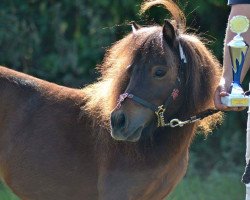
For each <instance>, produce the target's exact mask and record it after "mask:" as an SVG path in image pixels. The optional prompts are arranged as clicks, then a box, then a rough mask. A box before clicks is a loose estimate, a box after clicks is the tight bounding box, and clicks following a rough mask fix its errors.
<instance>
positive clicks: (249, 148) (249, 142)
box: [245, 82, 250, 200]
mask: <svg viewBox="0 0 250 200" xmlns="http://www.w3.org/2000/svg"><path fill="white" fill-rule="evenodd" d="M249 90H250V82H249ZM247 113H248V118H247V135H246V163H247V165H248V164H249V160H250V100H249V106H248V112H247ZM246 169H247V168H246ZM245 173H246V174H247V175H249V172H247V171H246V172H245ZM249 181H250V180H248V183H247V184H246V200H250V182H249Z"/></svg>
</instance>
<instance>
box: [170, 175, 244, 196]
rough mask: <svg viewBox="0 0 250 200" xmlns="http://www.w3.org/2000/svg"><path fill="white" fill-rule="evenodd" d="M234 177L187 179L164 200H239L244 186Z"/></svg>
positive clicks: (213, 176)
mask: <svg viewBox="0 0 250 200" xmlns="http://www.w3.org/2000/svg"><path fill="white" fill-rule="evenodd" d="M240 179H241V177H238V176H236V175H228V174H225V175H219V174H214V175H210V176H209V177H208V178H206V179H204V178H200V177H197V176H196V177H187V178H184V180H183V181H182V182H181V183H180V184H179V185H178V186H177V187H176V189H175V190H174V191H173V193H172V194H171V195H170V196H169V197H168V198H167V199H166V200H240V199H244V198H245V186H244V184H243V183H241V181H240Z"/></svg>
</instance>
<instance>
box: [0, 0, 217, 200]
mask: <svg viewBox="0 0 250 200" xmlns="http://www.w3.org/2000/svg"><path fill="white" fill-rule="evenodd" d="M158 4H161V5H164V6H165V7H166V8H167V9H168V10H169V11H170V12H171V13H172V15H173V18H174V19H175V21H176V24H175V25H173V24H172V23H170V22H169V21H165V24H164V25H163V26H150V27H139V26H138V25H136V24H133V32H131V33H130V34H128V35H127V36H126V37H124V38H123V39H122V40H120V41H118V42H117V43H116V44H114V45H113V46H112V47H111V48H110V49H109V50H108V51H107V54H106V56H105V59H104V62H103V64H102V66H101V67H100V70H101V78H100V79H99V81H97V82H96V83H94V84H92V85H89V86H87V87H86V88H83V89H82V90H78V89H70V88H66V87H63V86H59V85H56V84H53V83H48V82H46V81H43V80H39V79H36V78H33V77H31V76H28V75H25V74H22V73H19V72H15V71H13V70H10V69H7V68H3V67H1V68H0V91H1V93H0V95H1V98H0V133H1V134H0V174H1V177H2V179H3V180H4V181H5V183H6V184H7V185H8V186H9V187H10V188H11V189H12V191H13V192H14V193H15V194H16V195H17V196H19V197H20V198H21V199H22V200H56V199H60V200H82V199H84V200H88V199H89V200H94V199H103V200H118V199H119V200H128V199H131V200H157V199H163V198H164V197H166V196H167V195H168V194H169V193H170V192H171V191H172V189H173V188H174V187H175V186H176V185H177V183H178V182H179V181H180V180H181V178H182V177H183V175H184V174H185V172H186V169H187V164H188V149H189V146H190V143H191V140H192V137H193V136H194V132H195V128H196V127H197V123H193V124H188V125H185V126H183V127H176V128H171V127H160V128H158V127H157V117H156V115H155V113H154V112H153V110H152V109H151V108H150V105H151V106H152V105H157V106H159V105H161V104H164V103H165V102H166V100H167V99H169V97H171V101H168V102H170V103H168V104H167V105H168V106H167V108H166V112H165V113H164V119H165V120H166V122H167V121H169V120H170V119H172V118H180V119H184V118H187V117H190V116H192V115H194V114H197V113H198V112H200V111H203V110H206V109H207V108H210V107H211V106H213V100H212V96H213V93H214V90H215V86H216V84H217V83H218V77H219V71H220V70H219V64H218V62H217V60H216V59H215V58H214V57H213V56H212V54H211V53H210V52H209V51H208V50H207V48H206V47H205V46H204V44H203V43H202V42H201V41H200V40H199V39H198V38H197V37H196V36H195V35H189V34H186V33H185V32H184V30H185V23H183V20H184V17H183V14H182V13H181V11H180V10H179V8H178V7H177V6H176V5H175V4H174V3H173V2H171V1H166V0H154V1H148V2H146V3H145V4H144V5H143V7H142V8H143V10H144V11H145V10H147V9H148V8H150V7H151V6H154V5H158ZM182 50H183V52H184V53H182ZM183 56H184V57H185V59H186V62H185V61H183V59H182V58H183ZM181 59H182V60H181ZM176 80H178V81H176ZM176 82H178V84H177V85H178V86H176ZM175 86H176V88H175ZM173 88H175V89H176V90H174V91H175V95H174V96H173V92H172V91H173V90H172V89H173ZM176 91H178V92H176ZM125 92H126V93H128V94H129V95H130V96H126V95H125V96H124V95H123V96H121V97H127V98H126V99H124V98H123V99H121V98H120V101H119V103H118V104H117V100H118V99H119V96H120V95H121V94H123V93H125ZM131 95H132V96H133V97H137V99H135V98H130V97H131ZM138 99H139V101H138ZM122 100H123V102H122ZM142 102H144V103H142ZM145 102H147V103H148V104H147V103H146V104H145ZM147 105H149V106H147ZM110 116H111V117H110ZM110 118H111V120H110ZM211 119H212V118H210V119H209V120H210V121H209V120H206V121H203V125H204V126H203V127H205V128H208V127H209V125H210V124H211V123H212V122H213V121H214V120H211ZM110 124H111V126H110Z"/></svg>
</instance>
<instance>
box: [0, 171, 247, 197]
mask: <svg viewBox="0 0 250 200" xmlns="http://www.w3.org/2000/svg"><path fill="white" fill-rule="evenodd" d="M240 178H241V177H239V176H237V175H230V174H225V175H221V174H216V173H215V174H213V175H210V176H209V177H208V178H206V179H204V178H200V177H198V176H192V177H191V176H188V177H186V178H184V179H183V180H182V181H181V183H180V184H179V185H178V186H177V187H176V189H175V190H174V191H173V193H172V194H171V195H170V196H169V198H167V199H166V200H240V199H244V197H245V188H244V185H243V184H242V183H241V182H240ZM0 200H18V198H17V197H15V195H13V194H12V193H11V192H10V191H9V190H8V189H7V188H6V187H5V186H4V185H3V184H1V183H0Z"/></svg>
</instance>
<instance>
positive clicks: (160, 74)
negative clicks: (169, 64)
mask: <svg viewBox="0 0 250 200" xmlns="http://www.w3.org/2000/svg"><path fill="white" fill-rule="evenodd" d="M165 74H166V71H165V70H163V69H157V70H156V71H155V73H154V75H155V77H157V78H161V77H163V76H165Z"/></svg>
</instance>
